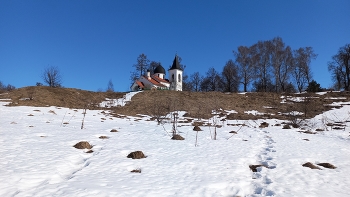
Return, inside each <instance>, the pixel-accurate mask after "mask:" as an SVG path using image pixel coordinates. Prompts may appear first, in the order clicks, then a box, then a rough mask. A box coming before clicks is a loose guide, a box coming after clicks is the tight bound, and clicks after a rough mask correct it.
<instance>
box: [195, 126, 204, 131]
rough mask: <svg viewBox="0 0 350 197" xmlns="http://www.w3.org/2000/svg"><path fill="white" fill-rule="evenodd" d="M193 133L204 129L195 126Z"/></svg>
mask: <svg viewBox="0 0 350 197" xmlns="http://www.w3.org/2000/svg"><path fill="white" fill-rule="evenodd" d="M193 131H202V129H201V128H200V127H199V126H194V127H193Z"/></svg>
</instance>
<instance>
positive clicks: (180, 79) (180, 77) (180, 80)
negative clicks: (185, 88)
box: [179, 74, 181, 82]
mask: <svg viewBox="0 0 350 197" xmlns="http://www.w3.org/2000/svg"><path fill="white" fill-rule="evenodd" d="M179 82H181V75H180V74H179Z"/></svg>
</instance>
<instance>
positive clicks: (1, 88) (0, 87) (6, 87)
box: [0, 81, 16, 93]
mask: <svg viewBox="0 0 350 197" xmlns="http://www.w3.org/2000/svg"><path fill="white" fill-rule="evenodd" d="M14 89H16V87H15V86H13V85H11V84H7V85H6V84H4V83H3V82H1V81H0V93H2V92H6V91H11V90H14Z"/></svg>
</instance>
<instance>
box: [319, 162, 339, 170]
mask: <svg viewBox="0 0 350 197" xmlns="http://www.w3.org/2000/svg"><path fill="white" fill-rule="evenodd" d="M317 165H319V166H322V167H325V168H329V169H336V168H337V167H335V166H334V165H332V164H330V163H318V164H317Z"/></svg>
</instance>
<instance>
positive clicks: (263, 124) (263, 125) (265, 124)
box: [259, 122, 269, 128]
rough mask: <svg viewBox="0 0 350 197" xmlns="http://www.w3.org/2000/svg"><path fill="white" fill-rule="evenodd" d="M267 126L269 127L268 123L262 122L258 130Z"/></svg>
mask: <svg viewBox="0 0 350 197" xmlns="http://www.w3.org/2000/svg"><path fill="white" fill-rule="evenodd" d="M268 126H269V123H267V122H262V123H261V124H260V126H259V128H266V127H268Z"/></svg>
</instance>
